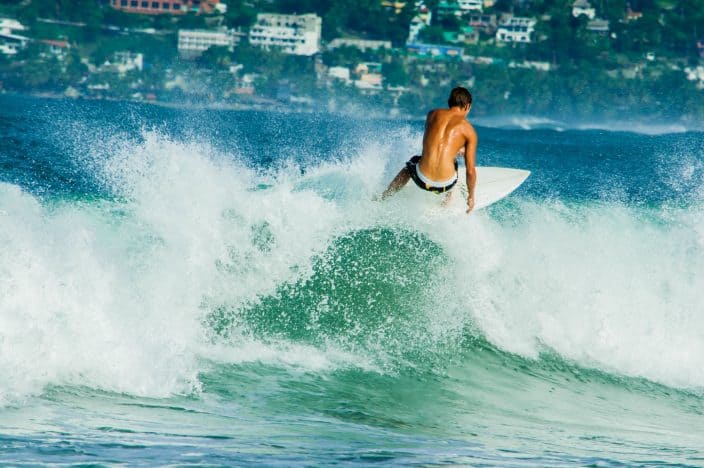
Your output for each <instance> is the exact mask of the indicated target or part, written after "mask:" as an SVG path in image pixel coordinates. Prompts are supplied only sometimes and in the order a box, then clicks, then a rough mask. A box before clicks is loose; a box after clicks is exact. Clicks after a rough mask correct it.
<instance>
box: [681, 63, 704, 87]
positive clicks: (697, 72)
mask: <svg viewBox="0 0 704 468" xmlns="http://www.w3.org/2000/svg"><path fill="white" fill-rule="evenodd" d="M684 73H685V75H686V76H687V79H688V80H689V81H696V82H697V88H699V89H702V88H704V66H701V65H699V66H698V67H687V68H685V69H684Z"/></svg>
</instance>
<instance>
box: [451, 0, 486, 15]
mask: <svg viewBox="0 0 704 468" xmlns="http://www.w3.org/2000/svg"><path fill="white" fill-rule="evenodd" d="M457 4H458V5H459V6H460V10H462V11H463V12H466V11H478V12H480V13H481V12H482V11H484V0H457Z"/></svg>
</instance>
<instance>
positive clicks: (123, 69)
mask: <svg viewBox="0 0 704 468" xmlns="http://www.w3.org/2000/svg"><path fill="white" fill-rule="evenodd" d="M111 64H112V66H113V67H114V68H115V71H117V72H118V73H127V72H128V71H132V70H138V71H142V70H143V69H144V54H140V53H135V52H127V51H122V52H115V53H114V54H113V59H112V63H111Z"/></svg>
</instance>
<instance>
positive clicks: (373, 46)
mask: <svg viewBox="0 0 704 468" xmlns="http://www.w3.org/2000/svg"><path fill="white" fill-rule="evenodd" d="M338 47H354V48H357V49H359V50H361V51H362V52H364V51H367V50H377V49H391V41H372V40H369V39H345V38H342V37H338V38H337V39H333V40H332V41H330V44H328V49H330V50H333V49H337V48H338Z"/></svg>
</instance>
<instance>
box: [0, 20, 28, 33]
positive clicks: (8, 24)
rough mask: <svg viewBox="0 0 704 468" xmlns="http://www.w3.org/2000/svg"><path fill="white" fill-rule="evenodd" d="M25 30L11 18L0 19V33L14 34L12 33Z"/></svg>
mask: <svg viewBox="0 0 704 468" xmlns="http://www.w3.org/2000/svg"><path fill="white" fill-rule="evenodd" d="M26 29H27V28H25V27H24V25H22V23H20V22H19V21H17V20H15V19H12V18H0V33H2V34H14V31H25V30H26Z"/></svg>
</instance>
